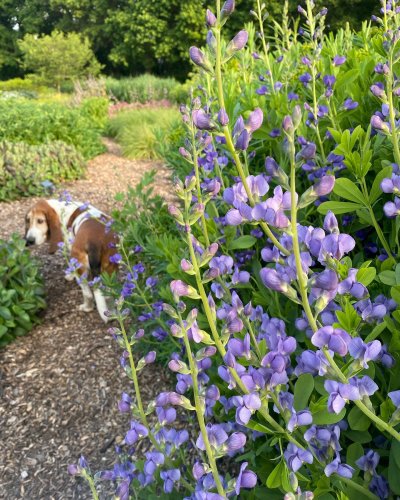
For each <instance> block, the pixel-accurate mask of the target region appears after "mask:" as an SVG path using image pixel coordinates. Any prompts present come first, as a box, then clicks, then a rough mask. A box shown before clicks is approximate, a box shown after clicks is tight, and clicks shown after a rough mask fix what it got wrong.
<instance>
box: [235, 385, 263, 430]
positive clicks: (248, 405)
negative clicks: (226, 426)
mask: <svg viewBox="0 0 400 500" xmlns="http://www.w3.org/2000/svg"><path fill="white" fill-rule="evenodd" d="M232 402H233V404H234V405H235V406H236V408H237V410H236V422H237V423H238V424H240V425H246V424H248V422H249V420H250V418H251V416H252V414H253V413H254V412H255V411H257V410H258V409H259V408H261V400H260V397H259V396H258V394H255V393H252V394H245V395H244V396H234V397H233V398H232Z"/></svg>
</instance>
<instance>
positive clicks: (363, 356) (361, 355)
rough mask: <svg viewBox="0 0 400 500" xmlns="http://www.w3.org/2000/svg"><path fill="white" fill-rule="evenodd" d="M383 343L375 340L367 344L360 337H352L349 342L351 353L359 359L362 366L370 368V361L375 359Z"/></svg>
mask: <svg viewBox="0 0 400 500" xmlns="http://www.w3.org/2000/svg"><path fill="white" fill-rule="evenodd" d="M381 348H382V344H381V343H380V342H379V340H374V341H372V342H368V343H367V344H365V343H364V342H363V341H362V339H361V338H360V337H355V338H352V339H351V340H350V342H349V353H350V356H352V357H353V358H354V359H356V360H358V362H359V365H360V367H361V366H362V367H363V368H368V361H375V360H376V359H377V358H378V357H379V354H380V352H381Z"/></svg>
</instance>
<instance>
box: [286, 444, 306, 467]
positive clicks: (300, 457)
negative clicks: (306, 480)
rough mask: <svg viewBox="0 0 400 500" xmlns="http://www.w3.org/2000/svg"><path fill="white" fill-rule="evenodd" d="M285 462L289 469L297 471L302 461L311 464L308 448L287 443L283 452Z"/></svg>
mask: <svg viewBox="0 0 400 500" xmlns="http://www.w3.org/2000/svg"><path fill="white" fill-rule="evenodd" d="M284 457H285V460H286V463H287V465H288V467H289V469H290V470H292V471H293V472H297V471H298V470H299V469H300V467H301V466H302V465H303V463H307V464H312V463H313V456H312V454H311V452H309V451H308V450H302V449H301V448H298V447H297V446H296V445H294V444H293V443H289V444H288V447H287V448H286V451H285V453H284Z"/></svg>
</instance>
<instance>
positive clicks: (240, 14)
mask: <svg viewBox="0 0 400 500" xmlns="http://www.w3.org/2000/svg"><path fill="white" fill-rule="evenodd" d="M282 3H283V0H270V1H269V2H268V11H269V12H270V14H271V15H274V16H277V19H278V20H279V17H280V14H281V12H282ZM298 3H301V2H299V0H289V6H290V13H291V15H296V10H297V4H298ZM316 3H317V4H319V5H321V6H322V5H324V6H326V7H328V9H329V15H328V24H329V25H330V27H331V28H332V29H336V28H337V27H338V26H339V25H343V23H344V22H345V21H349V22H350V24H351V25H353V26H355V27H357V26H358V25H359V23H360V21H361V19H365V18H367V17H368V16H369V15H371V14H372V13H373V11H374V10H375V11H378V9H379V2H378V0H353V1H352V2H351V3H352V8H351V9H349V8H348V6H349V2H348V0H327V1H323V0H317V2H316ZM212 5H213V2H210V1H208V0H186V1H185V2H182V1H181V0H158V1H157V2H155V1H154V0H2V1H1V2H0V79H6V78H11V77H13V76H20V75H21V74H22V73H23V70H22V69H21V58H22V53H21V50H20V45H19V44H18V40H22V39H23V38H24V37H25V36H26V35H27V34H31V35H40V36H42V35H49V34H50V33H51V32H53V31H54V30H58V31H60V32H63V33H71V32H75V33H79V34H81V35H83V36H84V37H87V39H88V40H89V42H90V44H91V47H92V48H93V51H94V54H95V56H96V58H97V60H98V61H99V62H100V63H101V64H102V65H103V66H104V70H105V72H106V73H108V74H114V75H129V74H138V73H141V72H143V71H151V72H153V73H155V74H164V75H165V74H170V75H174V76H177V77H178V78H184V77H185V76H186V74H187V72H188V71H189V70H190V64H189V60H188V56H187V50H188V47H189V46H190V45H193V44H200V43H201V42H202V41H203V40H204V34H205V30H206V28H205V22H204V14H203V13H204V7H206V6H211V7H212ZM236 5H237V7H236V13H235V15H234V16H232V22H231V25H230V26H231V30H232V31H234V30H239V29H240V28H242V27H243V25H244V23H245V22H247V21H249V20H250V19H251V16H250V15H249V11H250V10H251V9H253V8H254V6H255V0H237V2H236Z"/></svg>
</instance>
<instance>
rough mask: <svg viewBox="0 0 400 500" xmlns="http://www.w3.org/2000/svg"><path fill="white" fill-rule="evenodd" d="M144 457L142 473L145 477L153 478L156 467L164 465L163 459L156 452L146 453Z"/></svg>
mask: <svg viewBox="0 0 400 500" xmlns="http://www.w3.org/2000/svg"><path fill="white" fill-rule="evenodd" d="M145 456H146V458H147V460H146V462H145V463H144V473H145V474H146V475H147V476H153V475H154V472H155V471H156V470H157V469H158V467H159V466H160V465H163V464H164V461H165V457H164V455H163V454H162V453H160V452H158V451H148V452H146V453H145Z"/></svg>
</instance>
